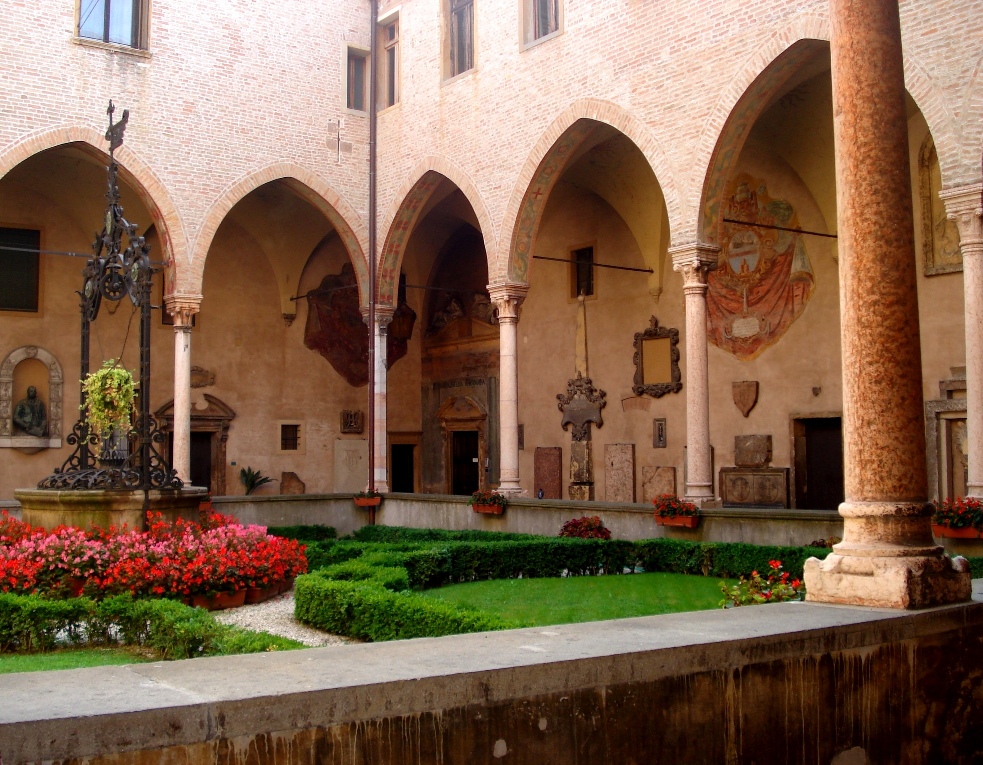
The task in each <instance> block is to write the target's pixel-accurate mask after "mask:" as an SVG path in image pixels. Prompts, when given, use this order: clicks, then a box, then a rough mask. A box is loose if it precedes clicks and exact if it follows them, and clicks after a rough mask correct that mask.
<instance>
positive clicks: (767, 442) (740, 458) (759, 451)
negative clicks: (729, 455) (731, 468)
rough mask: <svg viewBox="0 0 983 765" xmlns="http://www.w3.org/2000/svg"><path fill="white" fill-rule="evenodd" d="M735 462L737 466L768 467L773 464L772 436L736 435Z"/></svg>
mask: <svg viewBox="0 0 983 765" xmlns="http://www.w3.org/2000/svg"><path fill="white" fill-rule="evenodd" d="M734 464H735V465H737V467H750V468H759V467H768V465H770V464H771V436H760V435H758V436H734Z"/></svg>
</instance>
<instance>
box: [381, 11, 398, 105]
mask: <svg viewBox="0 0 983 765" xmlns="http://www.w3.org/2000/svg"><path fill="white" fill-rule="evenodd" d="M382 55H383V58H382V67H381V69H382V76H383V78H384V82H383V87H382V107H383V108H386V107H388V106H394V105H395V104H397V103H398V102H399V19H396V20H395V21H392V22H390V23H388V24H385V25H384V26H383V27H382Z"/></svg>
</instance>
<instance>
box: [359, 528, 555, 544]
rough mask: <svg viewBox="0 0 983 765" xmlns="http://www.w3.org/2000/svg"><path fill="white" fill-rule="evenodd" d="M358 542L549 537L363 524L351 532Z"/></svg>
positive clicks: (499, 539) (482, 540)
mask: <svg viewBox="0 0 983 765" xmlns="http://www.w3.org/2000/svg"><path fill="white" fill-rule="evenodd" d="M351 538H352V539H354V540H356V541H358V542H387V543H392V542H506V541H511V540H525V539H551V538H552V537H540V536H536V535H535V534H515V533H511V532H506V531H469V530H464V531H448V530H447V529H414V528H409V527H407V526H363V527H362V528H360V529H357V530H356V531H354V532H353V533H352V534H351Z"/></svg>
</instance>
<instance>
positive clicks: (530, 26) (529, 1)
mask: <svg viewBox="0 0 983 765" xmlns="http://www.w3.org/2000/svg"><path fill="white" fill-rule="evenodd" d="M523 17H524V19H523V21H524V23H523V27H524V32H523V41H524V42H525V43H526V44H527V45H529V44H531V43H534V42H536V41H537V40H541V39H543V38H544V37H549V36H550V35H553V34H556V33H557V32H559V31H560V0H523Z"/></svg>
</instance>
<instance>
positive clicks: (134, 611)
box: [0, 593, 303, 659]
mask: <svg viewBox="0 0 983 765" xmlns="http://www.w3.org/2000/svg"><path fill="white" fill-rule="evenodd" d="M61 636H64V637H65V638H67V639H68V640H69V642H71V643H74V644H76V645H79V644H82V643H86V642H88V643H91V644H95V645H116V644H120V643H122V644H125V645H141V646H146V647H148V648H152V649H153V650H154V651H156V652H157V653H158V654H160V656H161V657H162V658H164V659H188V658H192V657H195V656H218V655H223V654H229V653H255V652H260V651H269V650H285V649H291V648H301V647H303V646H302V644H301V643H298V642H296V641H294V640H287V639H286V638H281V637H277V636H276V635H270V634H267V633H265V632H249V631H247V630H242V629H239V628H237V627H228V626H226V625H223V624H219V623H218V622H217V621H215V619H213V618H212V616H211V615H210V614H209V613H208V612H207V611H204V610H202V609H200V608H191V607H190V606H186V605H184V604H183V603H179V602H178V601H176V600H146V599H139V600H137V599H134V598H133V596H132V595H128V594H127V595H117V596H115V597H112V598H106V599H105V600H103V601H101V602H99V603H96V602H95V601H93V600H90V599H89V598H70V599H68V600H47V599H45V598H42V597H40V596H38V595H13V594H9V593H7V594H0V652H8V651H25V652H33V651H47V650H51V649H52V648H54V647H55V646H56V643H57V640H58V639H59V638H60V637H61Z"/></svg>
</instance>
